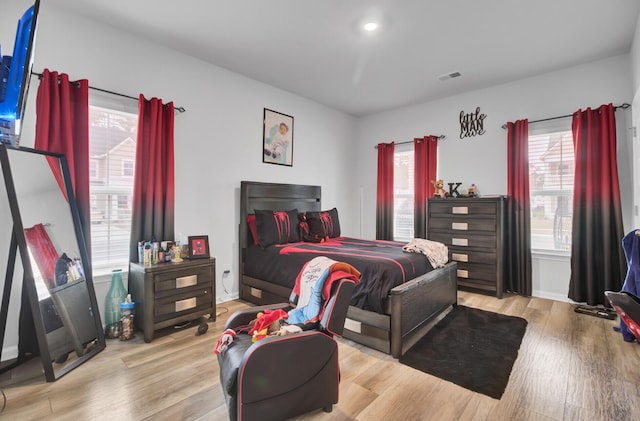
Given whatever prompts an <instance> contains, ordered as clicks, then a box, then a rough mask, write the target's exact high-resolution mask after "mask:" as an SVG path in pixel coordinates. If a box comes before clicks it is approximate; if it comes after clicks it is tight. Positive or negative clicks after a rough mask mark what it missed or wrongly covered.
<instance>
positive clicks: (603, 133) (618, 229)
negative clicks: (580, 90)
mask: <svg viewBox="0 0 640 421" xmlns="http://www.w3.org/2000/svg"><path fill="white" fill-rule="evenodd" d="M572 131H573V145H574V153H575V173H574V187H573V189H574V190H573V225H572V244H571V279H570V282H569V298H571V299H572V300H573V301H576V302H586V303H587V304H589V305H598V304H605V303H606V299H605V296H604V291H606V290H610V291H619V290H620V288H621V287H622V281H623V279H624V274H625V271H626V263H625V260H624V253H623V250H622V238H623V237H624V232H623V226H622V207H621V203H620V186H619V183H618V164H617V159H616V118H615V109H614V107H613V105H612V104H608V105H602V106H600V107H599V108H598V109H595V110H592V109H591V108H587V109H586V110H584V111H582V110H578V111H576V112H575V113H574V114H573V122H572Z"/></svg>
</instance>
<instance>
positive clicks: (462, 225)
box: [451, 222, 469, 231]
mask: <svg viewBox="0 0 640 421" xmlns="http://www.w3.org/2000/svg"><path fill="white" fill-rule="evenodd" d="M451 229H452V230H462V231H466V230H468V229H469V224H468V223H466V222H452V223H451Z"/></svg>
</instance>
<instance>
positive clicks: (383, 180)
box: [376, 142, 395, 240]
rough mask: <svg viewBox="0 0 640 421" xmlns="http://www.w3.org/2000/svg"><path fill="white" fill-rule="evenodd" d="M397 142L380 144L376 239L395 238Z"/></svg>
mask: <svg viewBox="0 0 640 421" xmlns="http://www.w3.org/2000/svg"><path fill="white" fill-rule="evenodd" d="M394 149H395V144H394V143H393V142H391V143H380V144H378V188H377V196H376V239H378V240H393V153H394Z"/></svg>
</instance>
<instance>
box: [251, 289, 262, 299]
mask: <svg viewBox="0 0 640 421" xmlns="http://www.w3.org/2000/svg"><path fill="white" fill-rule="evenodd" d="M249 292H250V294H251V296H252V297H256V298H262V290H261V289H258V288H251V290H250V291H249Z"/></svg>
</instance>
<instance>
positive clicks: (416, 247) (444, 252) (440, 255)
mask: <svg viewBox="0 0 640 421" xmlns="http://www.w3.org/2000/svg"><path fill="white" fill-rule="evenodd" d="M402 250H403V251H406V252H407V253H422V254H424V255H425V256H427V259H429V263H431V266H433V267H434V269H435V268H440V267H443V266H444V265H446V264H447V262H448V261H449V249H448V248H447V246H445V245H444V244H442V243H439V242H437V241H431V240H425V239H424V238H414V239H413V240H411V241H409V243H408V244H405V245H404V246H403V247H402Z"/></svg>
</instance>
